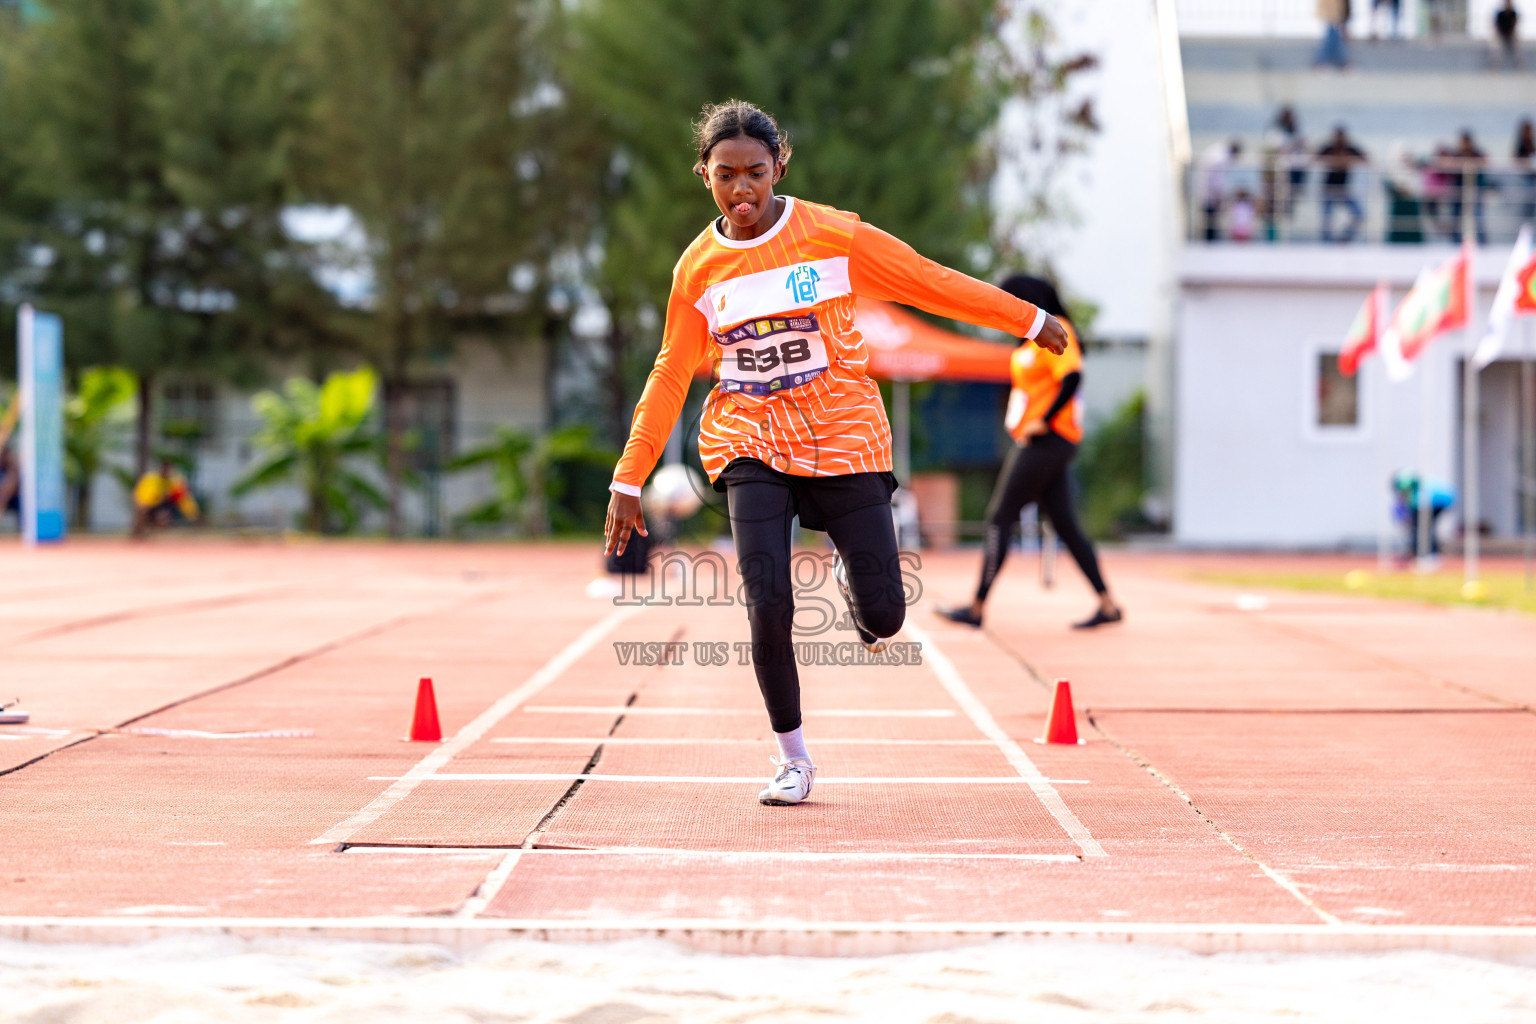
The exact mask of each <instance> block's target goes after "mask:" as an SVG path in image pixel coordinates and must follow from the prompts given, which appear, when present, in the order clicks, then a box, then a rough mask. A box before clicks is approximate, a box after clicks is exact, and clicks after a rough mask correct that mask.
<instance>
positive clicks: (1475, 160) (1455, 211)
mask: <svg viewBox="0 0 1536 1024" xmlns="http://www.w3.org/2000/svg"><path fill="white" fill-rule="evenodd" d="M1451 160H1452V162H1453V166H1454V175H1455V176H1454V178H1453V179H1452V182H1451V241H1453V242H1460V241H1461V239H1462V234H1463V232H1464V231H1465V230H1466V225H1465V224H1464V223H1463V221H1462V216H1463V214H1464V213H1465V212H1466V206H1467V203H1469V202H1470V203H1471V204H1472V219H1473V221H1475V223H1476V230H1477V241H1478V244H1479V245H1481V244H1482V243H1483V242H1486V241H1487V240H1488V232H1487V230H1486V229H1485V227H1484V225H1483V192H1484V190H1485V189H1487V188H1488V185H1489V182H1488V176H1487V175H1486V174H1485V173H1483V172H1484V168H1486V167H1487V166H1488V155H1487V154H1486V153H1484V152H1483V151H1482V150H1481V149H1479V148H1478V146H1477V142H1476V141H1475V140H1474V139H1473V138H1472V133H1471V132H1470V131H1468V130H1467V129H1465V128H1464V129H1462V132H1461V139H1460V141H1459V142H1458V144H1457V146H1456V148H1455V149H1454V150H1452V151H1451Z"/></svg>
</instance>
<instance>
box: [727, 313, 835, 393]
mask: <svg viewBox="0 0 1536 1024" xmlns="http://www.w3.org/2000/svg"><path fill="white" fill-rule="evenodd" d="M715 340H716V341H718V342H719V343H720V348H721V351H722V353H723V357H722V359H721V361H720V386H721V388H722V389H723V390H725V391H735V392H740V393H742V394H748V395H772V394H776V393H778V392H780V391H787V390H790V389H793V388H797V387H800V386H801V385H803V384H806V383H808V382H809V381H812V380H815V379H816V378H817V377H819V376H821V374H823V373H824V372H826V370H827V350H826V346H825V344H823V342H822V339H821V330H820V327H819V325H818V324H817V323H816V316H815V314H807V315H805V316H790V317H770V318H768V319H765V320H753V321H750V322H748V323H745V324H741V325H740V326H738V327H735V328H732V329H731V330H729V331H726V332H724V333H721V334H716V335H715Z"/></svg>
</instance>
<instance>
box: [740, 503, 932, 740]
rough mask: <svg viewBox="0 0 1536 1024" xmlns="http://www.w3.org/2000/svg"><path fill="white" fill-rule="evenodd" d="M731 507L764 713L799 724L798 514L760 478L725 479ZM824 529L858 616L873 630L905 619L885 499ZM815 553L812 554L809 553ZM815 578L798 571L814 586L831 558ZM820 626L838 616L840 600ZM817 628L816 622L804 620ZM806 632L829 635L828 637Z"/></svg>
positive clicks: (786, 724) (782, 727)
mask: <svg viewBox="0 0 1536 1024" xmlns="http://www.w3.org/2000/svg"><path fill="white" fill-rule="evenodd" d="M725 494H726V502H727V505H728V506H729V508H730V514H731V535H732V537H734V538H735V541H736V567H737V570H738V571H739V572H740V573H741V581H742V591H743V594H744V595H745V597H746V602H747V621H748V622H749V623H750V624H751V627H752V667H753V668H754V669H755V670H756V672H757V685H758V687H759V688H760V689H761V690H762V691H763V703H764V704H766V705H767V707H768V719H769V721H770V722H772V723H773V731H774V732H791V731H793V730H795V729H798V728H800V674H799V672H798V671H797V669H796V666H795V652H794V617H795V582H796V581H795V579H794V578H792V576H791V572H792V567H791V565H790V557H791V554H792V552H793V548H792V545H791V540H792V538H791V536H790V527H791V523H792V521H793V519H794V516H795V506H794V498H793V495H792V494H791V492H790V490H789V488H788V487H784V486H781V485H779V484H774V483H770V482H767V481H763V480H744V481H741V482H733V483H729V484H728V485H727V486H726V490H725ZM826 526H827V534H828V536H830V537H831V538H832V543H833V544H834V545H835V546H836V547H837V550H838V553H839V554H841V555H842V556H843V562H844V564H845V565H847V567H848V584H849V589H850V590H852V591H853V603H854V606H855V607H856V608H857V609H858V613H859V621H860V622H861V623H862V624H863V625H864V628H865V629H868V630H869V631H870V632H872V633H874V634H876V635H877V636H882V637H887V636H894V635H895V633H896V631H897V630H899V629H901V624H902V621H903V620H904V619H905V618H906V614H907V605H906V600H905V596H904V594H903V591H902V577H901V565H900V563H899V561H898V560H897V552H896V530H895V526H894V525H893V524H892V522H891V506H890V505H889V504H881V505H870V506H867V507H865V508H861V509H855V510H854V511H852V512H848V513H845V514H843V515H841V516H837V517H835V518H831V519H828V520H827V523H826ZM811 557H816V556H811ZM817 564H818V565H819V566H820V568H818V569H817V571H816V574H815V578H814V580H808V579H807V578H806V577H807V576H809V575H811V574H809V573H805V572H802V574H801V578H800V581H799V582H800V583H801V585H802V586H806V587H807V588H808V589H814V587H816V586H819V585H820V584H821V583H822V581H824V580H825V579H826V575H825V573H826V572H827V571H828V567H829V565H830V563H829V562H828V561H827V560H826V559H824V558H823V559H821V560H820V561H819V562H818V563H817ZM823 611H827V612H828V613H829V614H830V616H831V617H830V618H826V619H825V625H826V626H830V624H831V622H832V621H833V620H834V619H836V618H838V617H840V616H841V613H842V602H841V601H840V600H839V601H838V602H837V605H836V607H835V608H834V609H823ZM805 625H809V626H811V627H812V628H814V627H815V626H816V625H817V623H808V624H802V626H805ZM832 638H833V639H834V640H841V641H847V640H852V639H853V634H851V633H846V632H843V633H835V634H834V635H833V637H832ZM805 639H823V640H824V639H826V637H820V638H814V637H806V638H805Z"/></svg>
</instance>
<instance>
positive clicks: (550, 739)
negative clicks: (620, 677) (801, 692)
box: [491, 736, 992, 747]
mask: <svg viewBox="0 0 1536 1024" xmlns="http://www.w3.org/2000/svg"><path fill="white" fill-rule="evenodd" d="M491 742H492V743H526V744H532V745H534V746H542V745H544V744H549V743H554V744H568V745H570V746H575V747H592V746H596V745H597V744H599V743H601V744H602V745H603V746H605V747H616V746H668V747H677V746H686V747H696V746H699V745H700V744H706V743H725V744H733V745H743V744H750V745H752V746H762V745H763V744H764V743H765V742H771V741H768V740H764V739H762V738H761V737H754V738H751V739H721V738H713V737H705V736H694V737H671V736H496V737H493V738H492V739H491ZM816 745H817V746H818V747H830V746H838V747H843V746H870V747H990V746H992V741H991V740H894V739H885V738H883V737H876V738H867V737H864V738H859V739H827V738H826V737H825V736H818V737H816Z"/></svg>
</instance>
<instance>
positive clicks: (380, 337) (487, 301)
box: [298, 0, 582, 534]
mask: <svg viewBox="0 0 1536 1024" xmlns="http://www.w3.org/2000/svg"><path fill="white" fill-rule="evenodd" d="M298 6H299V11H300V18H299V25H300V31H299V38H300V40H301V41H302V43H303V52H304V55H305V67H306V69H307V77H308V81H309V83H310V88H311V90H312V91H313V104H312V108H311V113H312V117H311V121H310V124H309V127H308V129H307V133H306V146H305V155H306V162H305V165H304V166H305V168H306V184H307V186H308V188H309V189H310V192H311V194H313V195H315V196H317V197H320V198H322V199H324V200H326V201H329V202H333V203H337V204H341V205H345V206H346V207H348V208H349V209H351V210H352V212H353V213H354V214H355V215H356V216H357V217H358V218H359V220H360V221H361V223H362V225H363V227H364V229H365V230H366V232H367V235H368V241H369V244H370V254H369V255H370V259H371V265H372V271H373V290H374V294H373V298H372V306H371V311H372V317H371V323H370V324H369V326H368V329H367V332H366V334H365V335H364V341H365V344H366V345H367V346H368V353H369V357H370V358H371V359H372V360H374V361H375V362H376V363H377V365H378V366H379V367H380V371H381V373H382V375H383V379H384V388H385V396H386V397H385V402H386V409H385V422H386V429H387V432H388V438H389V458H388V467H389V472H388V477H389V498H390V502H389V530H390V533H391V534H396V533H398V532H399V529H400V518H399V504H400V503H399V496H400V486H401V478H402V473H403V468H404V462H403V459H402V458H401V450H402V447H403V445H402V439H403V436H404V432H405V430H406V424H405V422H404V417H403V415H402V414H401V413H400V411H399V409H400V408H401V407H403V400H404V396H405V395H406V393H407V391H408V388H409V385H410V380H411V374H412V372H413V367H414V366H415V363H416V361H417V360H418V359H420V358H421V357H422V356H424V355H427V354H432V353H441V352H446V351H447V350H448V349H449V347H450V346H451V345H452V344H453V341H454V339H455V338H456V337H457V336H458V335H459V334H460V333H462V332H464V331H467V330H472V331H476V332H479V333H481V334H482V335H485V334H495V333H497V331H498V330H502V331H505V330H506V325H507V324H508V322H509V319H515V318H516V316H517V315H518V314H523V315H525V316H528V317H532V318H537V316H538V314H539V312H540V308H539V307H540V306H541V304H540V303H535V302H533V301H532V300H531V299H529V298H527V297H524V298H522V299H517V298H514V297H513V296H514V290H513V289H512V288H511V287H510V286H509V283H508V279H509V273H510V272H511V271H512V270H513V268H514V267H515V266H518V265H521V264H524V263H528V264H540V265H542V264H544V263H545V262H547V261H548V260H549V258H550V255H551V254H552V253H554V252H555V251H556V250H557V249H558V248H559V247H560V244H561V240H562V239H563V238H565V237H568V234H569V232H570V228H571V225H573V224H579V223H580V221H581V217H582V209H581V208H580V207H578V206H574V205H572V204H571V201H570V200H571V196H572V190H571V187H570V186H571V183H572V181H573V180H574V179H576V178H578V177H579V175H576V174H573V173H572V167H571V163H572V160H574V159H576V154H573V153H571V152H568V151H566V150H564V149H562V146H563V145H564V143H563V141H562V140H564V139H566V138H567V133H566V132H565V131H564V130H563V126H564V125H565V124H566V123H567V122H568V120H569V117H568V114H567V112H566V110H565V104H564V101H563V98H562V94H561V92H560V90H559V88H558V87H557V86H556V85H555V83H554V82H553V80H552V77H551V67H550V64H549V60H548V58H547V47H545V46H544V45H542V41H543V40H544V39H545V32H546V25H547V23H548V22H549V20H550V19H556V18H558V17H559V15H560V6H561V5H559V4H551V3H546V2H541V0H300V3H299V5H298Z"/></svg>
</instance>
